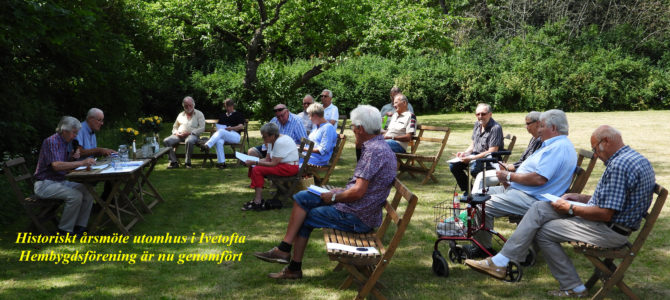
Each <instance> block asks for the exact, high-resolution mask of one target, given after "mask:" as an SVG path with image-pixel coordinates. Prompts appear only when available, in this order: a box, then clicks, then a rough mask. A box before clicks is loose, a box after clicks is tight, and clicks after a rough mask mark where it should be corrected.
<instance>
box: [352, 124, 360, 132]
mask: <svg viewBox="0 0 670 300" xmlns="http://www.w3.org/2000/svg"><path fill="white" fill-rule="evenodd" d="M358 126H360V125H354V124H351V125H349V128H351V130H352V131H353V130H354V129H355V128H356V127H358Z"/></svg>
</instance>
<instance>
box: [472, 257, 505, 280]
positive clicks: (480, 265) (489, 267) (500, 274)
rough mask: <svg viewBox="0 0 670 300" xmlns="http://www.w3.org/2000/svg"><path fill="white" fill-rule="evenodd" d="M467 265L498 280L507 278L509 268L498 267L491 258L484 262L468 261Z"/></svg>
mask: <svg viewBox="0 0 670 300" xmlns="http://www.w3.org/2000/svg"><path fill="white" fill-rule="evenodd" d="M465 264H466V265H467V266H468V267H470V268H472V269H474V270H475V271H477V272H480V273H484V274H486V275H489V276H492V277H494V278H496V279H505V276H507V266H505V267H498V266H496V265H495V264H494V263H493V261H492V260H491V258H490V257H488V258H486V259H483V260H474V259H466V260H465Z"/></svg>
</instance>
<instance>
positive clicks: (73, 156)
mask: <svg viewBox="0 0 670 300" xmlns="http://www.w3.org/2000/svg"><path fill="white" fill-rule="evenodd" d="M80 157H81V151H80V150H79V148H77V150H75V151H74V153H72V158H73V159H74V160H77V159H79V158H80Z"/></svg>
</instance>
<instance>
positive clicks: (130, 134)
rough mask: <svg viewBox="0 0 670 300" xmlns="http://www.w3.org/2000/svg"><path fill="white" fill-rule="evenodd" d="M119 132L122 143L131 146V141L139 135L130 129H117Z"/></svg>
mask: <svg viewBox="0 0 670 300" xmlns="http://www.w3.org/2000/svg"><path fill="white" fill-rule="evenodd" d="M119 131H121V139H122V140H123V142H124V143H126V144H128V145H129V144H132V143H133V141H134V140H135V137H136V136H137V135H139V134H140V132H139V131H137V130H135V129H132V128H130V127H128V128H123V127H121V128H119Z"/></svg>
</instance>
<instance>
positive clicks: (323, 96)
mask: <svg viewBox="0 0 670 300" xmlns="http://www.w3.org/2000/svg"><path fill="white" fill-rule="evenodd" d="M326 97H330V96H328V95H327V94H326V95H321V98H326Z"/></svg>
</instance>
